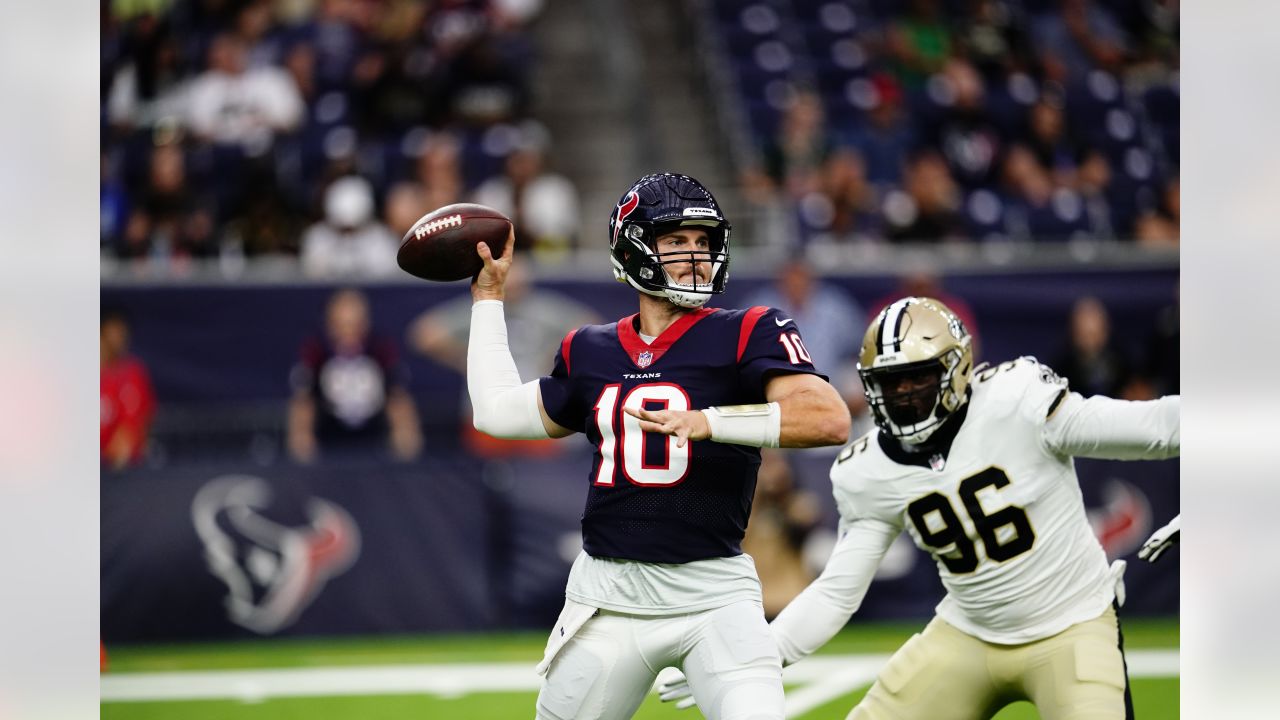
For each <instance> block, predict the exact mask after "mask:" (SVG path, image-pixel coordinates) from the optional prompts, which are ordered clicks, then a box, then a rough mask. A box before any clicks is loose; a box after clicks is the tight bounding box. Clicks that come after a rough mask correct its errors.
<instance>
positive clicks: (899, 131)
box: [852, 73, 916, 188]
mask: <svg viewBox="0 0 1280 720" xmlns="http://www.w3.org/2000/svg"><path fill="white" fill-rule="evenodd" d="M870 88H871V93H870V97H869V98H868V102H869V104H870V109H869V110H868V111H867V122H866V123H865V124H864V126H863V127H861V128H859V129H858V130H856V131H854V133H853V136H852V137H853V144H854V145H855V146H856V147H857V148H858V150H859V152H861V154H862V157H863V160H864V161H865V162H866V164H867V179H868V180H870V181H871V182H872V183H874V184H876V185H878V186H880V187H882V188H884V187H888V186H892V185H897V184H898V183H899V182H901V181H902V174H903V170H904V168H905V167H906V165H907V156H908V153H909V152H910V150H911V148H912V147H914V146H915V144H916V133H915V130H914V127H913V125H912V124H911V122H910V119H909V118H908V117H907V115H906V112H905V111H904V110H903V107H902V87H901V86H900V85H899V84H898V82H897V81H896V80H894V79H893V77H892V76H891V75H888V74H887V73H876V74H874V75H872V76H871V79H870Z"/></svg>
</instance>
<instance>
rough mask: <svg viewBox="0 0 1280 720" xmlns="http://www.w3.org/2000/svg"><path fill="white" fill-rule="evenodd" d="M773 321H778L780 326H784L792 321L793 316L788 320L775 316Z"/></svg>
mask: <svg viewBox="0 0 1280 720" xmlns="http://www.w3.org/2000/svg"><path fill="white" fill-rule="evenodd" d="M773 321H774V322H776V323H778V327H782V326H783V325H786V324H787V323H789V322H791V318H787V319H786V320H779V319H778V318H774V319H773Z"/></svg>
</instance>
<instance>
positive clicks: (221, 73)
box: [101, 0, 576, 276]
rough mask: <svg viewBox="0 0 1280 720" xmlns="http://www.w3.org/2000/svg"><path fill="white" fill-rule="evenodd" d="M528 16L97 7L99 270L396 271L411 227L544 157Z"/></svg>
mask: <svg viewBox="0 0 1280 720" xmlns="http://www.w3.org/2000/svg"><path fill="white" fill-rule="evenodd" d="M539 6H540V2H539V1H538V0H501V1H494V2H466V1H463V2H422V1H413V0H410V1H398V0H387V1H382V0H314V1H311V0H247V1H242V0H155V1H147V0H143V1H140V2H130V1H129V0H117V1H114V2H107V1H105V0H104V2H103V7H102V22H103V26H102V65H101V67H102V107H101V127H102V133H103V143H102V192H101V198H102V237H101V240H102V249H103V252H104V256H116V257H119V258H127V259H134V258H148V259H153V260H159V261H162V262H170V263H172V262H181V261H182V260H183V259H187V258H208V257H215V256H220V257H223V258H227V257H230V258H239V257H247V258H262V257H268V258H269V257H290V256H298V255H301V256H302V257H303V259H304V262H305V263H306V267H307V269H308V270H309V271H311V272H313V273H315V274H319V275H329V276H332V275H339V274H347V273H348V272H354V273H357V274H359V273H360V271H368V272H370V273H374V274H382V273H387V272H391V271H394V270H395V264H394V262H392V261H391V259H392V258H394V253H395V249H396V247H397V246H398V243H399V237H400V235H401V234H402V233H404V232H405V231H406V230H407V229H408V227H409V226H410V225H411V224H412V223H413V222H414V221H415V220H417V218H418V217H420V216H421V215H422V214H424V213H425V212H427V211H428V210H431V209H434V208H436V207H439V206H441V205H445V204H448V203H451V202H457V201H459V200H461V199H462V198H463V197H464V195H471V194H475V193H477V192H482V191H483V190H484V188H482V185H483V183H484V182H485V181H486V180H490V179H492V178H494V177H495V176H498V175H500V174H502V171H503V168H504V161H505V160H507V159H508V158H511V157H515V156H518V155H520V154H521V151H527V153H526V155H528V154H532V155H533V156H537V155H539V154H540V148H541V146H542V144H544V143H545V140H546V139H545V131H544V130H542V129H541V128H539V127H537V126H536V125H525V126H521V125H520V123H521V122H522V121H525V120H528V109H529V96H530V89H529V88H530V86H529V73H530V71H531V69H532V67H533V63H532V60H533V57H532V55H533V50H532V46H531V44H530V40H529V36H528V33H527V31H526V27H525V25H526V23H527V22H528V20H529V19H530V18H531V16H532V15H533V14H535V13H536V12H537V11H538V9H539ZM519 162H523V165H519ZM530 162H531V161H530V160H529V159H522V160H521V161H517V162H513V163H512V165H513V166H516V165H519V167H515V168H513V169H515V170H520V169H524V168H527V167H529V164H530ZM489 192H490V194H492V193H493V192H495V190H494V189H492V188H490V190H489ZM482 194H483V193H482ZM575 213H576V209H575Z"/></svg>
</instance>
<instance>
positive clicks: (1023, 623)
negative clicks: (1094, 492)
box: [831, 358, 1115, 644]
mask: <svg viewBox="0 0 1280 720" xmlns="http://www.w3.org/2000/svg"><path fill="white" fill-rule="evenodd" d="M1065 389H1066V382H1065V381H1063V380H1061V379H1059V378H1058V376H1056V375H1054V374H1053V372H1052V371H1051V370H1049V369H1048V368H1046V367H1044V366H1042V365H1040V364H1039V363H1037V362H1036V361H1035V359H1034V358H1020V359H1018V360H1015V361H1012V362H1008V363H1004V364H1002V365H999V366H996V367H992V368H988V369H985V370H981V371H979V372H977V373H975V375H974V379H973V383H972V397H971V399H970V401H969V404H968V409H967V415H966V417H965V418H964V421H963V424H962V425H961V427H960V429H959V431H958V433H957V434H956V436H955V439H954V440H953V442H952V445H951V449H950V452H949V453H948V456H947V457H946V458H945V460H943V459H942V458H941V456H935V457H934V458H933V459H932V466H931V467H922V466H919V465H909V464H902V463H900V462H896V461H894V460H893V459H891V458H890V457H889V456H888V455H886V453H885V451H884V449H883V448H882V447H881V445H880V439H879V438H878V437H877V434H878V433H879V431H878V430H877V431H874V432H872V433H871V434H869V435H867V436H866V437H864V438H862V439H861V440H858V441H856V442H854V443H853V444H852V445H850V446H849V447H848V448H847V449H846V450H845V451H844V452H842V453H841V455H840V457H839V459H838V460H837V462H836V463H835V465H833V466H832V469H831V481H832V483H833V485H834V493H835V497H836V502H837V505H838V506H839V509H840V516H841V525H842V533H843V530H844V529H845V528H846V527H847V526H849V525H851V524H854V523H857V522H860V521H865V520H878V521H880V522H882V523H884V524H885V525H888V526H891V527H892V528H896V529H897V530H898V531H901V529H902V528H906V530H907V532H908V533H910V534H911V537H912V539H913V540H914V541H915V543H916V545H917V546H918V547H920V548H921V549H922V550H925V551H926V552H929V553H930V554H932V555H933V557H934V559H935V561H936V562H937V564H938V572H939V574H940V575H941V578H942V583H943V585H944V586H945V587H946V589H947V595H946V597H945V598H943V600H942V602H941V603H940V604H939V605H938V608H937V612H938V615H939V616H941V617H942V618H943V619H944V620H946V621H947V622H949V623H951V624H952V625H954V626H955V627H956V628H958V629H960V630H961V631H963V632H966V633H968V634H970V635H973V636H975V637H978V638H981V639H982V640H985V641H988V642H993V643H1002V644H1015V643H1024V642H1030V641H1033V640H1038V639H1041V638H1045V637H1048V636H1051V635H1054V634H1056V633H1058V632H1061V631H1062V630H1064V629H1066V628H1067V627H1070V626H1071V625H1074V624H1076V623H1079V622H1083V621H1085V620H1089V619H1092V618H1095V617H1097V616H1098V615H1099V614H1101V613H1102V612H1103V610H1105V609H1106V607H1107V606H1108V605H1109V604H1110V603H1111V602H1112V600H1113V599H1114V597H1115V594H1114V581H1113V580H1112V579H1111V578H1110V577H1109V575H1108V566H1107V560H1106V555H1105V553H1104V552H1103V550H1102V546H1101V545H1100V544H1099V543H1098V540H1097V539H1096V538H1095V537H1094V534H1093V532H1092V530H1091V529H1090V526H1089V522H1088V520H1087V518H1086V517H1085V508H1084V503H1083V502H1082V499H1081V494H1080V486H1079V484H1078V481H1077V478H1076V474H1075V468H1074V465H1073V463H1072V459H1071V457H1070V456H1069V455H1065V454H1059V453H1057V452H1055V451H1054V450H1052V449H1050V448H1049V447H1047V443H1045V442H1044V441H1043V439H1042V430H1043V429H1044V426H1045V423H1046V418H1047V416H1048V415H1049V414H1050V409H1051V408H1052V409H1053V410H1054V411H1057V410H1058V409H1059V408H1058V406H1059V405H1061V404H1062V403H1063V402H1064V400H1066V398H1067V393H1066V391H1065ZM894 442H896V441H894ZM895 534H896V533H895Z"/></svg>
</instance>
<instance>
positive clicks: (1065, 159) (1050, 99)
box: [1027, 94, 1080, 185]
mask: <svg viewBox="0 0 1280 720" xmlns="http://www.w3.org/2000/svg"><path fill="white" fill-rule="evenodd" d="M1027 125H1028V128H1029V131H1030V132H1029V134H1028V137H1027V145H1028V147H1029V148H1030V150H1031V152H1032V154H1034V155H1035V156H1036V160H1038V161H1039V162H1040V164H1041V165H1042V166H1044V167H1045V168H1048V170H1049V173H1050V174H1051V175H1052V177H1053V182H1054V184H1055V185H1071V184H1073V183H1074V181H1075V173H1076V158H1077V157H1078V156H1079V154H1080V153H1079V149H1078V148H1077V147H1076V146H1075V143H1073V142H1072V141H1071V138H1070V137H1069V136H1068V135H1067V126H1066V120H1065V118H1064V117H1063V114H1062V102H1061V100H1060V99H1058V98H1056V97H1055V96H1053V95H1050V94H1046V95H1042V96H1041V97H1040V100H1039V101H1037V102H1036V103H1035V104H1034V105H1032V106H1031V110H1030V111H1029V112H1028V114H1027Z"/></svg>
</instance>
